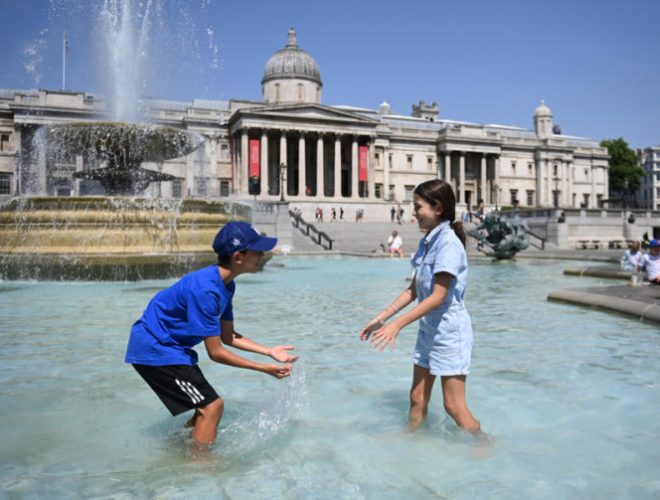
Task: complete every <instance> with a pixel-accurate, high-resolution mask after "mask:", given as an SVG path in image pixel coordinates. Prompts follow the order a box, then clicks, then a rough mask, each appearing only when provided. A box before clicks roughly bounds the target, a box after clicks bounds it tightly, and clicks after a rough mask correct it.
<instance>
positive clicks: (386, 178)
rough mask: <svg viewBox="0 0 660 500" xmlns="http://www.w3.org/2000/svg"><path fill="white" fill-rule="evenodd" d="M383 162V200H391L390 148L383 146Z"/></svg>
mask: <svg viewBox="0 0 660 500" xmlns="http://www.w3.org/2000/svg"><path fill="white" fill-rule="evenodd" d="M381 161H382V162H383V200H385V201H390V150H389V149H388V148H386V147H384V148H383V153H382V156H381Z"/></svg>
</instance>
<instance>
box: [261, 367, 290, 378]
mask: <svg viewBox="0 0 660 500" xmlns="http://www.w3.org/2000/svg"><path fill="white" fill-rule="evenodd" d="M262 371H263V372H264V373H267V374H268V375H271V376H273V377H275V378H285V377H288V376H289V375H291V365H289V364H286V365H264V367H263V369H262Z"/></svg>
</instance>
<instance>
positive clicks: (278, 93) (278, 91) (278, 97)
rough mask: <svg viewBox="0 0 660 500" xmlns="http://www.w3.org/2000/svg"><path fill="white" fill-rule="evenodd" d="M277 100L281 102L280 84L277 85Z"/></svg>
mask: <svg viewBox="0 0 660 500" xmlns="http://www.w3.org/2000/svg"><path fill="white" fill-rule="evenodd" d="M275 100H276V101H279V100H280V84H279V83H276V84H275Z"/></svg>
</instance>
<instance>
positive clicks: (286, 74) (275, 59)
mask: <svg viewBox="0 0 660 500" xmlns="http://www.w3.org/2000/svg"><path fill="white" fill-rule="evenodd" d="M288 78H296V79H301V80H310V81H312V82H314V83H317V84H319V85H323V83H322V82H321V73H320V72H319V67H318V64H316V61H315V60H314V58H313V57H312V56H310V55H309V54H308V53H307V52H305V51H304V50H302V49H301V48H300V47H298V41H297V39H296V32H295V30H294V29H293V28H291V29H290V30H289V40H288V43H287V44H286V47H284V48H283V49H280V50H278V51H277V52H275V54H273V56H272V57H271V58H270V59H269V60H268V62H267V63H266V69H265V70H264V77H263V79H262V80H261V84H262V85H263V84H264V83H266V82H269V81H271V80H280V79H288Z"/></svg>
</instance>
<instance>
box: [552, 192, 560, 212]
mask: <svg viewBox="0 0 660 500" xmlns="http://www.w3.org/2000/svg"><path fill="white" fill-rule="evenodd" d="M559 193H560V191H557V190H556V189H555V190H554V191H553V192H552V206H553V207H555V208H557V207H558V206H559Z"/></svg>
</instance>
